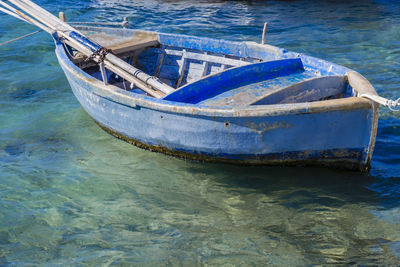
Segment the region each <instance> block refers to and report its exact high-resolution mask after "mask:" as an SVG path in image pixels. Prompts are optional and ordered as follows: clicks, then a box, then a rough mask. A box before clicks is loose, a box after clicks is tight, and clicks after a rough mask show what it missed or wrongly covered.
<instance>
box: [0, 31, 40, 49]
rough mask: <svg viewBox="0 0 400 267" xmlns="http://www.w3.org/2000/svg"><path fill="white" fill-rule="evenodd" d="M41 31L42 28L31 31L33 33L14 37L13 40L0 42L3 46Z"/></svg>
mask: <svg viewBox="0 0 400 267" xmlns="http://www.w3.org/2000/svg"><path fill="white" fill-rule="evenodd" d="M41 31H42V30H38V31H34V32H31V33H28V34H25V35H22V36H20V37H17V38H14V39H12V40H8V41H5V42H2V43H0V46H3V45H6V44H9V43H12V42H15V41H18V40H21V39H23V38H25V37H28V36H31V35H34V34H36V33H39V32H41Z"/></svg>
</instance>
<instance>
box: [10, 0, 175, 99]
mask: <svg viewBox="0 0 400 267" xmlns="http://www.w3.org/2000/svg"><path fill="white" fill-rule="evenodd" d="M9 1H10V2H11V3H13V4H14V5H15V6H17V7H19V8H20V9H22V10H23V11H25V12H26V13H28V14H30V15H31V16H32V17H34V18H36V19H37V20H39V21H40V22H42V23H43V24H45V25H47V26H48V27H49V28H51V29H53V30H55V31H56V32H57V33H58V34H59V35H60V36H62V37H63V38H65V39H66V40H67V43H68V44H69V45H71V46H72V47H73V48H75V49H77V50H78V51H80V52H81V53H83V54H84V55H86V56H88V57H91V58H92V57H94V59H95V60H96V61H97V62H99V63H101V62H102V60H103V59H104V65H105V67H106V68H108V69H110V70H111V68H112V69H113V70H111V71H113V72H115V73H116V74H118V75H120V76H121V77H126V78H124V79H126V80H128V81H129V82H132V83H134V84H135V85H136V86H137V87H139V88H140V89H142V90H144V91H145V92H147V93H149V94H151V95H153V96H154V97H158V98H160V97H162V95H160V93H157V92H155V91H154V90H152V89H151V88H154V89H156V90H159V91H161V92H162V93H163V94H169V93H171V92H173V91H174V90H175V89H174V88H172V87H170V86H168V85H166V84H164V83H162V82H161V81H159V80H158V78H156V77H153V76H150V75H148V74H146V73H144V72H143V71H141V70H139V69H137V68H135V67H133V66H131V65H129V64H128V63H126V62H125V61H123V60H122V59H120V58H118V57H117V56H115V55H113V54H112V53H105V52H104V51H105V50H104V49H103V47H102V46H100V45H99V44H97V43H95V42H93V41H91V40H90V39H88V38H87V37H85V36H84V35H82V34H81V33H80V32H79V31H77V30H76V29H75V28H73V27H72V26H70V25H68V24H67V23H65V22H63V21H61V20H60V19H59V18H57V17H56V16H54V15H52V14H51V13H49V12H48V11H46V10H44V9H43V8H41V7H39V6H38V5H36V4H34V3H33V2H31V1H29V0H9ZM127 74H128V75H127ZM139 81H140V82H139ZM146 85H149V86H146ZM143 86H144V87H143Z"/></svg>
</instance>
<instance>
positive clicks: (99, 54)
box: [86, 47, 111, 63]
mask: <svg viewBox="0 0 400 267" xmlns="http://www.w3.org/2000/svg"><path fill="white" fill-rule="evenodd" d="M110 52H111V49H108V48H105V47H100V48H99V49H97V50H96V51H94V52H93V53H92V54H91V55H90V56H89V57H88V58H87V59H86V61H88V60H90V59H95V58H96V57H98V63H102V62H103V61H104V58H105V57H106V55H107V54H108V53H110Z"/></svg>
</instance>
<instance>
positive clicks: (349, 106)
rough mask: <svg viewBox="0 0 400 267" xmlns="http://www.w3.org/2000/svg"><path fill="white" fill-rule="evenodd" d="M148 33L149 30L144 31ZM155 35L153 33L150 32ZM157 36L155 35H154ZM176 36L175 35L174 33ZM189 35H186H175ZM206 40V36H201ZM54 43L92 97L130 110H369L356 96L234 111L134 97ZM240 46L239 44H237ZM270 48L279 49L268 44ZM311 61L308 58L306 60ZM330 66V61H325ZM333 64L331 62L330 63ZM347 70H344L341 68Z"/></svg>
mask: <svg viewBox="0 0 400 267" xmlns="http://www.w3.org/2000/svg"><path fill="white" fill-rule="evenodd" d="M91 28H92V29H105V30H107V29H113V28H105V27H91ZM147 32H150V31H147ZM151 33H157V32H151ZM157 34H158V33H157ZM176 35H178V34H176ZM179 36H181V37H182V36H189V35H179ZM194 37H195V36H194ZM205 38H207V37H205ZM55 42H56V55H57V57H58V59H59V62H60V64H61V65H62V67H63V68H66V69H67V70H68V71H69V72H70V73H71V74H73V75H74V76H75V77H76V78H77V79H79V80H82V81H84V82H87V83H90V84H91V85H92V86H91V88H94V89H95V90H94V92H93V93H95V94H96V95H98V96H101V97H103V98H106V99H109V100H110V101H113V102H116V103H120V104H122V105H126V106H130V107H132V108H138V107H144V108H149V109H154V110H159V111H164V112H171V113H179V114H182V115H183V114H186V115H203V116H222V117H256V116H257V117H259V116H281V115H298V114H307V113H321V112H330V111H338V110H355V109H371V108H372V107H373V102H372V101H371V100H368V99H365V98H360V97H347V98H340V99H331V100H323V101H314V102H302V103H289V104H272V105H257V106H256V105H255V106H244V107H234V108H229V107H226V108H209V107H207V106H201V105H197V104H189V103H181V102H175V101H168V100H162V99H156V98H153V97H150V96H146V95H141V94H135V93H132V92H129V91H125V90H123V89H121V88H119V87H117V86H114V85H111V84H108V85H104V83H103V82H102V81H100V80H98V79H96V78H94V77H92V76H91V75H89V74H88V73H86V72H85V71H84V70H82V69H81V68H79V67H78V66H77V65H75V64H74V63H73V62H72V60H71V59H70V58H69V57H68V55H67V53H66V51H65V49H64V46H63V45H62V43H60V42H59V40H55ZM237 43H240V42H237ZM269 47H272V48H274V49H281V48H278V47H274V46H271V45H269ZM281 50H283V49H281ZM288 53H293V54H296V55H298V56H299V57H300V58H301V59H303V58H305V57H309V56H307V55H303V54H297V53H294V52H288ZM310 58H311V57H310ZM328 63H330V62H328ZM332 64H334V63H332ZM343 68H344V69H346V70H347V68H346V67H343Z"/></svg>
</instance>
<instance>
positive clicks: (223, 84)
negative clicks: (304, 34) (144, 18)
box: [164, 58, 304, 104]
mask: <svg viewBox="0 0 400 267" xmlns="http://www.w3.org/2000/svg"><path fill="white" fill-rule="evenodd" d="M302 71H304V67H303V64H302V62H301V59H299V58H296V59H283V60H274V61H267V62H261V63H256V64H250V65H245V66H241V67H237V68H232V69H229V70H226V71H224V72H221V73H218V74H215V75H212V76H208V77H206V78H204V79H201V80H198V81H196V82H193V83H190V84H187V85H185V86H183V87H181V88H180V89H178V90H177V91H175V92H173V93H171V94H169V95H167V96H166V97H164V100H170V101H177V102H185V103H192V104H196V103H199V102H201V101H203V100H205V99H208V98H211V97H214V96H216V95H218V94H221V93H224V92H226V91H229V90H231V89H234V88H237V87H240V86H245V85H249V84H252V83H258V82H261V81H265V80H268V79H273V78H276V77H280V76H286V75H290V74H293V73H298V72H302Z"/></svg>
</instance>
